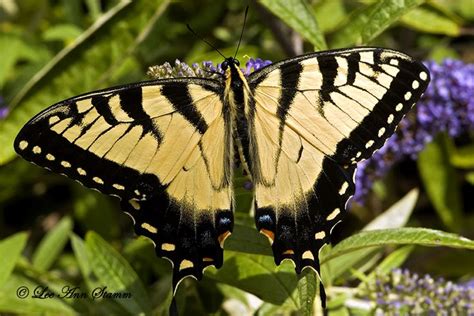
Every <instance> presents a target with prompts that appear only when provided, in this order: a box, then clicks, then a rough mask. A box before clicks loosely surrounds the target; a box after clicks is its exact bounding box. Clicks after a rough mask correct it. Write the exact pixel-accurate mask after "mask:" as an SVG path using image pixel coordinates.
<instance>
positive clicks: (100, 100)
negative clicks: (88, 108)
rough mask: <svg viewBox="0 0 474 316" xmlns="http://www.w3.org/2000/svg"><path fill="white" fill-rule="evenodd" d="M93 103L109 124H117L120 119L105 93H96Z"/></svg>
mask: <svg viewBox="0 0 474 316" xmlns="http://www.w3.org/2000/svg"><path fill="white" fill-rule="evenodd" d="M91 103H92V105H93V106H94V107H95V109H96V110H97V113H99V115H101V116H102V117H103V118H104V119H105V121H106V122H107V123H108V124H109V125H117V124H118V121H117V119H116V118H115V116H114V115H113V113H112V110H111V109H110V106H109V98H108V97H105V96H103V95H95V96H93V97H92V99H91Z"/></svg>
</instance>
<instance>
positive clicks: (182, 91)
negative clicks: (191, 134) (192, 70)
mask: <svg viewBox="0 0 474 316" xmlns="http://www.w3.org/2000/svg"><path fill="white" fill-rule="evenodd" d="M161 93H162V94H163V95H164V96H165V97H166V98H167V99H168V101H169V102H170V103H171V104H172V105H173V107H174V108H175V109H176V110H177V111H178V112H179V113H180V114H181V115H182V116H184V117H185V118H186V120H187V121H188V122H189V123H191V124H192V125H193V126H194V127H195V128H196V129H197V130H198V131H199V133H201V134H204V133H205V132H206V130H207V128H208V126H207V123H206V121H205V120H204V118H203V117H202V115H201V113H199V112H198V110H197V109H196V107H195V106H194V102H193V99H192V97H191V95H190V94H189V89H188V85H187V84H186V83H184V82H183V83H175V84H173V85H164V86H162V88H161Z"/></svg>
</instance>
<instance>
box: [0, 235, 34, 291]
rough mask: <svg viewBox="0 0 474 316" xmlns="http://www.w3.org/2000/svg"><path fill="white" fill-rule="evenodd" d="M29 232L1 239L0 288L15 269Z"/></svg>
mask: <svg viewBox="0 0 474 316" xmlns="http://www.w3.org/2000/svg"><path fill="white" fill-rule="evenodd" d="M27 238H28V234H26V233H17V234H15V235H13V236H10V237H8V238H5V239H3V240H2V241H0V254H1V256H0V267H1V269H0V288H2V286H3V284H4V283H5V282H6V280H7V279H8V277H9V276H10V274H11V273H12V271H13V268H14V267H15V264H16V263H17V261H18V258H20V255H21V252H22V251H23V248H25V245H26V240H27Z"/></svg>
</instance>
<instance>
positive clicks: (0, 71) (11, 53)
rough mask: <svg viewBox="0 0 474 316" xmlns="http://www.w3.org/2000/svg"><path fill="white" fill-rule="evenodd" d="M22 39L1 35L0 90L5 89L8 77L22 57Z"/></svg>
mask: <svg viewBox="0 0 474 316" xmlns="http://www.w3.org/2000/svg"><path fill="white" fill-rule="evenodd" d="M21 46H22V43H21V39H20V38H19V37H17V36H13V35H11V34H4V33H0V47H1V48H2V58H0V88H2V87H3V84H4V83H5V81H6V79H7V76H8V75H9V74H10V73H11V71H12V69H13V66H15V63H16V62H17V60H18V58H19V57H20V52H21V49H20V48H21Z"/></svg>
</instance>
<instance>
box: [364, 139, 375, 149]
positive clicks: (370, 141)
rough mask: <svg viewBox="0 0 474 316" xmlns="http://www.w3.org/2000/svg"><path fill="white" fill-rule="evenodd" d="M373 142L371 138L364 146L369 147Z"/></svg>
mask: <svg viewBox="0 0 474 316" xmlns="http://www.w3.org/2000/svg"><path fill="white" fill-rule="evenodd" d="M373 144H374V141H373V140H369V141H368V142H367V143H366V144H365V148H370V147H372V145H373Z"/></svg>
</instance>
